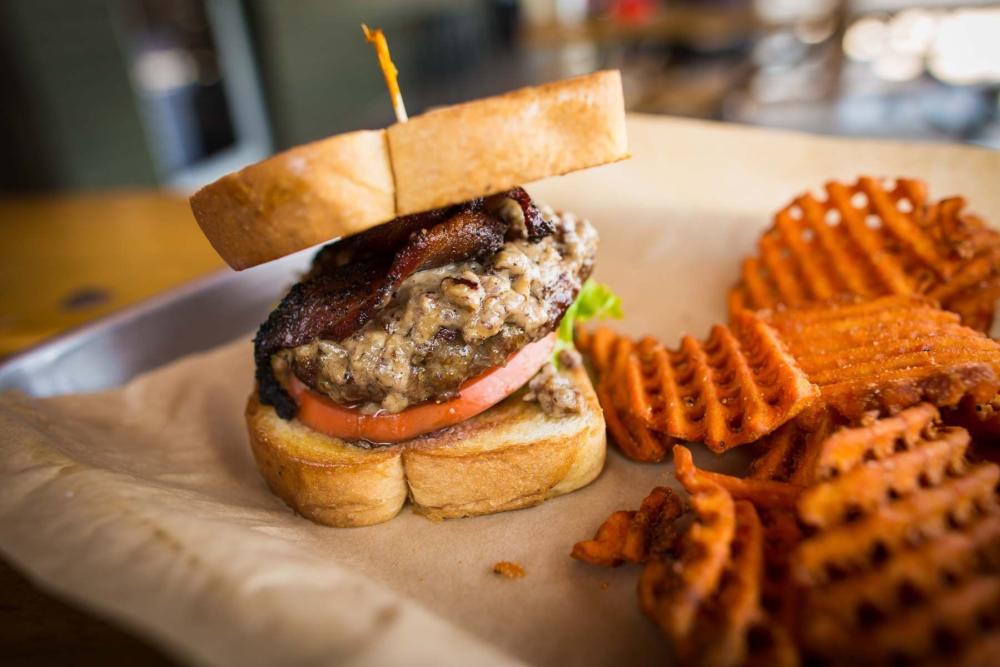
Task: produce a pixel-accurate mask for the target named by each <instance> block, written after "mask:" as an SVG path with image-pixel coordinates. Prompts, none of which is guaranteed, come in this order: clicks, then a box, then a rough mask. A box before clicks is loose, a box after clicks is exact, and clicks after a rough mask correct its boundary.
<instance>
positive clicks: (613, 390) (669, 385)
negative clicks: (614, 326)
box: [582, 313, 818, 461]
mask: <svg viewBox="0 0 1000 667" xmlns="http://www.w3.org/2000/svg"><path fill="white" fill-rule="evenodd" d="M582 342H583V350H584V352H585V353H586V354H587V356H588V358H589V359H590V360H591V364H592V366H593V367H594V369H595V370H596V371H597V373H598V375H599V383H598V389H597V393H598V397H599V399H600V400H601V405H602V407H603V408H604V411H605V417H606V420H607V422H608V430H609V431H610V432H611V434H612V437H613V438H614V439H615V441H616V442H617V443H618V445H619V446H620V447H621V448H622V450H623V451H624V452H625V453H626V454H627V455H628V456H630V457H631V458H634V459H637V460H640V461H657V460H659V459H661V458H662V457H663V455H664V454H665V453H666V449H667V447H668V446H669V445H670V444H672V442H673V440H675V439H676V440H687V441H704V442H705V444H707V445H708V446H709V447H710V448H711V449H713V450H715V451H719V452H722V451H725V450H727V449H729V448H731V447H735V446H737V445H741V444H745V443H747V442H752V441H754V440H756V439H758V438H759V437H760V436H762V435H764V434H767V433H770V432H771V431H773V430H774V429H775V428H777V427H778V426H780V425H781V424H783V423H784V422H786V421H788V420H789V419H791V418H792V417H794V416H795V415H797V414H798V413H799V412H801V411H802V410H803V409H805V408H806V407H808V406H809V405H811V404H813V403H814V402H815V401H816V399H817V396H818V390H817V389H816V387H814V386H813V385H812V384H811V383H810V382H809V381H808V380H807V379H806V377H805V375H804V374H803V373H802V372H801V371H800V370H799V369H798V367H797V366H796V365H795V362H794V360H793V359H792V358H791V357H790V356H789V355H788V354H787V353H786V352H785V350H784V348H783V346H782V344H781V341H780V340H779V339H778V337H777V336H776V335H775V332H774V331H773V330H772V329H771V328H770V327H769V326H767V325H766V324H765V323H764V322H762V321H761V320H760V318H758V317H757V316H756V315H753V314H749V313H746V314H743V315H740V316H739V317H738V318H737V322H736V323H735V324H734V326H733V328H732V329H730V328H728V327H724V326H716V327H715V328H713V329H712V333H711V335H710V336H709V338H708V340H707V341H705V342H704V343H701V342H698V341H697V340H695V339H694V338H693V337H691V336H685V337H684V338H683V339H682V341H681V345H680V347H679V348H678V349H677V350H669V349H667V348H665V347H663V346H662V345H660V344H659V343H657V342H656V341H655V340H653V339H652V338H648V337H647V338H643V339H642V340H640V341H639V342H638V343H633V342H632V341H631V340H629V339H628V338H625V337H623V336H615V335H614V334H610V333H609V332H608V330H606V329H598V330H596V331H595V332H594V333H587V334H584V335H583V337H582Z"/></svg>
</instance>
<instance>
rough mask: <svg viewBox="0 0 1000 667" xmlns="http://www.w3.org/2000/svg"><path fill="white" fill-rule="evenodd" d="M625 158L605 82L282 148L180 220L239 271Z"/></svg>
mask: <svg viewBox="0 0 1000 667" xmlns="http://www.w3.org/2000/svg"><path fill="white" fill-rule="evenodd" d="M627 156H628V146H627V142H626V137H625V106H624V101H623V97H622V88H621V76H620V75H619V73H618V72H617V71H604V72H596V73H594V74H588V75H586V76H580V77H576V78H573V79H567V80H565V81H557V82H555V83H550V84H546V85H542V86H534V87H529V88H522V89H520V90H516V91H513V92H510V93H507V94H505V95H498V96H496V97H489V98H486V99H482V100H476V101H474V102H468V103H465V104H459V105H455V106H451V107H443V108H440V109H436V110H434V111H431V112H429V113H427V114H424V115H421V116H415V117H413V118H411V119H410V121H409V122H407V123H400V124H396V125H393V126H392V127H390V128H389V129H388V130H373V131H363V132H351V133H348V134H342V135H337V136H334V137H330V138H328V139H324V140H321V141H316V142H313V143H310V144H306V145H304V146H298V147H296V148H292V149H290V150H287V151H285V152H283V153H279V154H278V155H275V156H273V157H271V158H268V159H266V160H263V161H262V162H258V163H257V164H253V165H250V166H249V167H246V168H245V169H243V170H241V171H238V172H235V173H232V174H229V175H227V176H224V177H222V178H221V179H219V180H218V181H216V182H214V183H212V184H210V185H207V186H205V187H204V188H202V189H201V190H199V191H198V192H197V193H195V194H194V196H192V197H191V210H192V211H193V212H194V216H195V218H196V219H197V220H198V224H199V225H201V228H202V231H203V232H204V233H205V236H207V237H208V239H209V241H211V243H212V245H213V246H214V247H215V250H216V251H217V252H218V253H219V255H220V256H221V257H222V258H223V259H224V260H226V262H227V263H228V264H229V265H230V266H231V267H233V268H234V269H237V270H239V269H245V268H248V267H251V266H255V265H257V264H261V263H263V262H266V261H270V260H272V259H277V258H278V257H282V256H284V255H287V254H290V253H292V252H295V251H297V250H302V249H304V248H308V247H310V246H313V245H316V244H318V243H324V242H326V241H329V240H331V239H333V238H336V237H339V236H347V235H350V234H356V233H357V232H360V231H364V230H365V229H368V228H369V227H374V226H376V225H378V224H381V223H383V222H386V221H388V220H391V219H393V218H395V217H397V216H400V215H405V214H409V213H418V212H420V211H425V210H428V209H431V208H437V207H440V206H446V205H449V204H457V203H460V202H463V201H467V200H469V199H473V198H475V197H480V196H484V195H489V194H493V193H496V192H502V191H504V190H507V189H509V188H511V187H513V186H515V185H521V184H524V183H528V182H530V181H535V180H538V179H540V178H545V177H548V176H556V175H559V174H565V173H568V172H571V171H576V170H578V169H585V168H587V167H594V166H597V165H601V164H605V163H608V162H614V161H616V160H622V159H624V158H626V157H627Z"/></svg>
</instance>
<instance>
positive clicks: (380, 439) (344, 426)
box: [288, 332, 556, 443]
mask: <svg viewBox="0 0 1000 667" xmlns="http://www.w3.org/2000/svg"><path fill="white" fill-rule="evenodd" d="M555 341H556V334H555V332H553V333H551V334H549V335H548V336H546V337H545V338H543V339H541V340H538V341H535V342H534V343H530V344H528V345H526V346H524V347H523V348H521V350H519V351H518V352H515V353H514V354H513V355H512V356H511V357H510V358H508V359H507V363H506V364H505V365H503V366H496V367H494V368H491V369H489V370H487V371H484V372H483V373H481V374H479V375H477V376H476V377H474V378H470V379H468V380H466V381H465V382H464V383H463V384H462V386H461V387H459V389H458V396H457V397H455V398H453V399H450V400H447V401H444V402H442V403H421V404H420V405H414V406H413V407H410V408H407V409H405V410H403V411H402V412H397V413H395V414H372V415H366V414H362V413H361V412H359V411H358V410H355V409H352V408H345V407H343V406H342V405H338V404H337V403H335V402H334V401H332V400H330V399H329V398H327V397H326V396H323V395H322V394H319V393H317V392H315V391H313V390H312V389H310V388H309V387H307V386H306V385H305V384H303V383H302V382H301V381H300V380H299V379H298V378H297V377H295V376H294V375H293V376H292V379H291V382H290V383H289V387H288V390H289V393H291V395H292V396H293V397H294V398H295V401H296V402H297V403H298V404H299V412H298V415H297V418H298V420H299V421H300V422H302V423H303V424H305V425H306V426H308V427H309V428H311V429H313V430H316V431H320V432H321V433H326V434H327V435H331V436H333V437H335V438H341V439H343V440H368V441H369V442H376V443H389V442H400V441H402V440H409V439H411V438H415V437H416V436H418V435H421V434H423V433H430V432H431V431H436V430H438V429H440V428H444V427H446V426H451V425H452V424H457V423H459V422H463V421H465V420H466V419H469V418H471V417H475V416H476V415H478V414H479V413H480V412H484V411H486V410H488V409H489V408H491V407H493V406H494V405H496V404H497V403H499V402H500V401H502V400H503V399H505V398H507V397H508V396H510V395H511V394H513V393H514V392H515V391H517V390H518V389H519V388H521V387H522V386H523V385H524V384H525V383H526V382H527V381H528V380H530V379H531V378H532V377H533V376H534V375H535V373H537V372H538V369H540V368H541V367H542V366H543V365H544V364H545V362H546V361H548V360H549V357H551V356H552V348H553V347H554V346H555Z"/></svg>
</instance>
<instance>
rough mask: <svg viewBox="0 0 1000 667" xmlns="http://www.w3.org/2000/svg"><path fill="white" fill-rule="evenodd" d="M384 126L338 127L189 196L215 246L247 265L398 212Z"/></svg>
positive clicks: (236, 262)
mask: <svg viewBox="0 0 1000 667" xmlns="http://www.w3.org/2000/svg"><path fill="white" fill-rule="evenodd" d="M393 197H394V187H393V177H392V167H391V165H390V161H389V149H388V146H387V144H386V138H385V132H384V131H383V130H378V131H367V130H366V131H361V132H350V133H348V134H340V135H337V136H334V137H330V138H328V139H323V140H321V141H315V142H313V143H310V144H305V145H303V146H297V147H295V148H292V149H290V150H287V151H285V152H283V153H278V154H277V155H275V156H273V157H270V158H268V159H266V160H263V161H261V162H258V163H256V164H252V165H250V166H249V167H246V168H245V169H242V170H240V171H237V172H234V173H232V174H228V175H226V176H223V177H222V178H220V179H219V180H217V181H216V182H215V183H212V184H211V185H208V186H205V187H204V188H202V189H201V190H199V191H198V192H196V193H195V194H194V195H193V196H192V197H191V210H192V211H193V212H194V217H195V218H196V219H197V220H198V224H199V225H200V226H201V230H202V231H203V232H204V233H205V236H207V237H208V240H209V241H211V243H212V246H213V247H214V248H215V250H216V252H218V253H219V255H220V256H221V257H222V258H223V259H224V260H226V263H228V264H229V265H230V266H231V267H233V268H234V269H237V270H239V269H245V268H248V267H251V266H255V265H257V264H261V263H263V262H267V261H270V260H272V259H277V258H278V257H283V256H285V255H288V254H290V253H293V252H295V251H297V250H302V249H303V248H308V247H309V246H312V245H316V244H317V243H322V242H323V241H328V240H330V239H332V238H334V237H337V236H345V235H347V234H353V233H356V232H360V231H362V230H365V229H368V228H369V227H372V226H374V225H377V224H378V223H380V222H384V221H386V220H390V219H392V218H393V217H395V202H394V199H393Z"/></svg>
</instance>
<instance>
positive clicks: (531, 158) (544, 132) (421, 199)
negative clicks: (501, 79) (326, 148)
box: [387, 70, 628, 215]
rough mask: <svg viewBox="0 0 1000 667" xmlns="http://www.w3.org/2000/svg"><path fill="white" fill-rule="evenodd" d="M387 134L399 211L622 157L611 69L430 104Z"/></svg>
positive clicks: (621, 122) (621, 113)
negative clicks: (449, 103)
mask: <svg viewBox="0 0 1000 667" xmlns="http://www.w3.org/2000/svg"><path fill="white" fill-rule="evenodd" d="M387 131H388V134H389V153H390V154H391V155H392V171H393V174H394V175H395V178H396V214H397V215H407V214H409V213H419V212H420V211H426V210H428V209H432V208H438V207H439V206H446V205H448V204H454V203H456V202H463V201H467V200H469V199H473V198H475V197H480V196H482V195H485V194H490V193H493V192H501V191H503V190H507V189H508V188H512V187H514V186H515V185H521V184H524V183H530V182H531V181H536V180H538V179H540V178H546V177H548V176H559V175H562V174H565V173H568V172H571V171H576V170H578V169H583V168H586V167H593V166H596V165H599V164H605V163H608V162H614V161H616V160H622V159H624V158H625V157H627V156H628V145H627V142H626V138H625V105H624V103H623V101H622V84H621V76H620V75H619V73H618V71H617V70H614V71H605V72H597V73H595V74H590V75H587V76H581V77H576V78H572V79H566V80H564V81H556V82H554V83H549V84H545V85H543V86H536V87H533V88H522V89H521V90H515V91H513V92H510V93H507V94H506V95H498V96H496V97H489V98H486V99H483V100H476V101H474V102H468V103H465V104H456V105H454V106H449V107H444V108H441V109H436V110H434V111H429V112H428V113H425V114H423V115H421V116H417V117H416V118H412V119H410V121H409V122H408V123H397V124H396V125H393V126H392V127H390V128H389V129H388V130H387ZM428 156H433V159H430V160H429V159H428Z"/></svg>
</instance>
